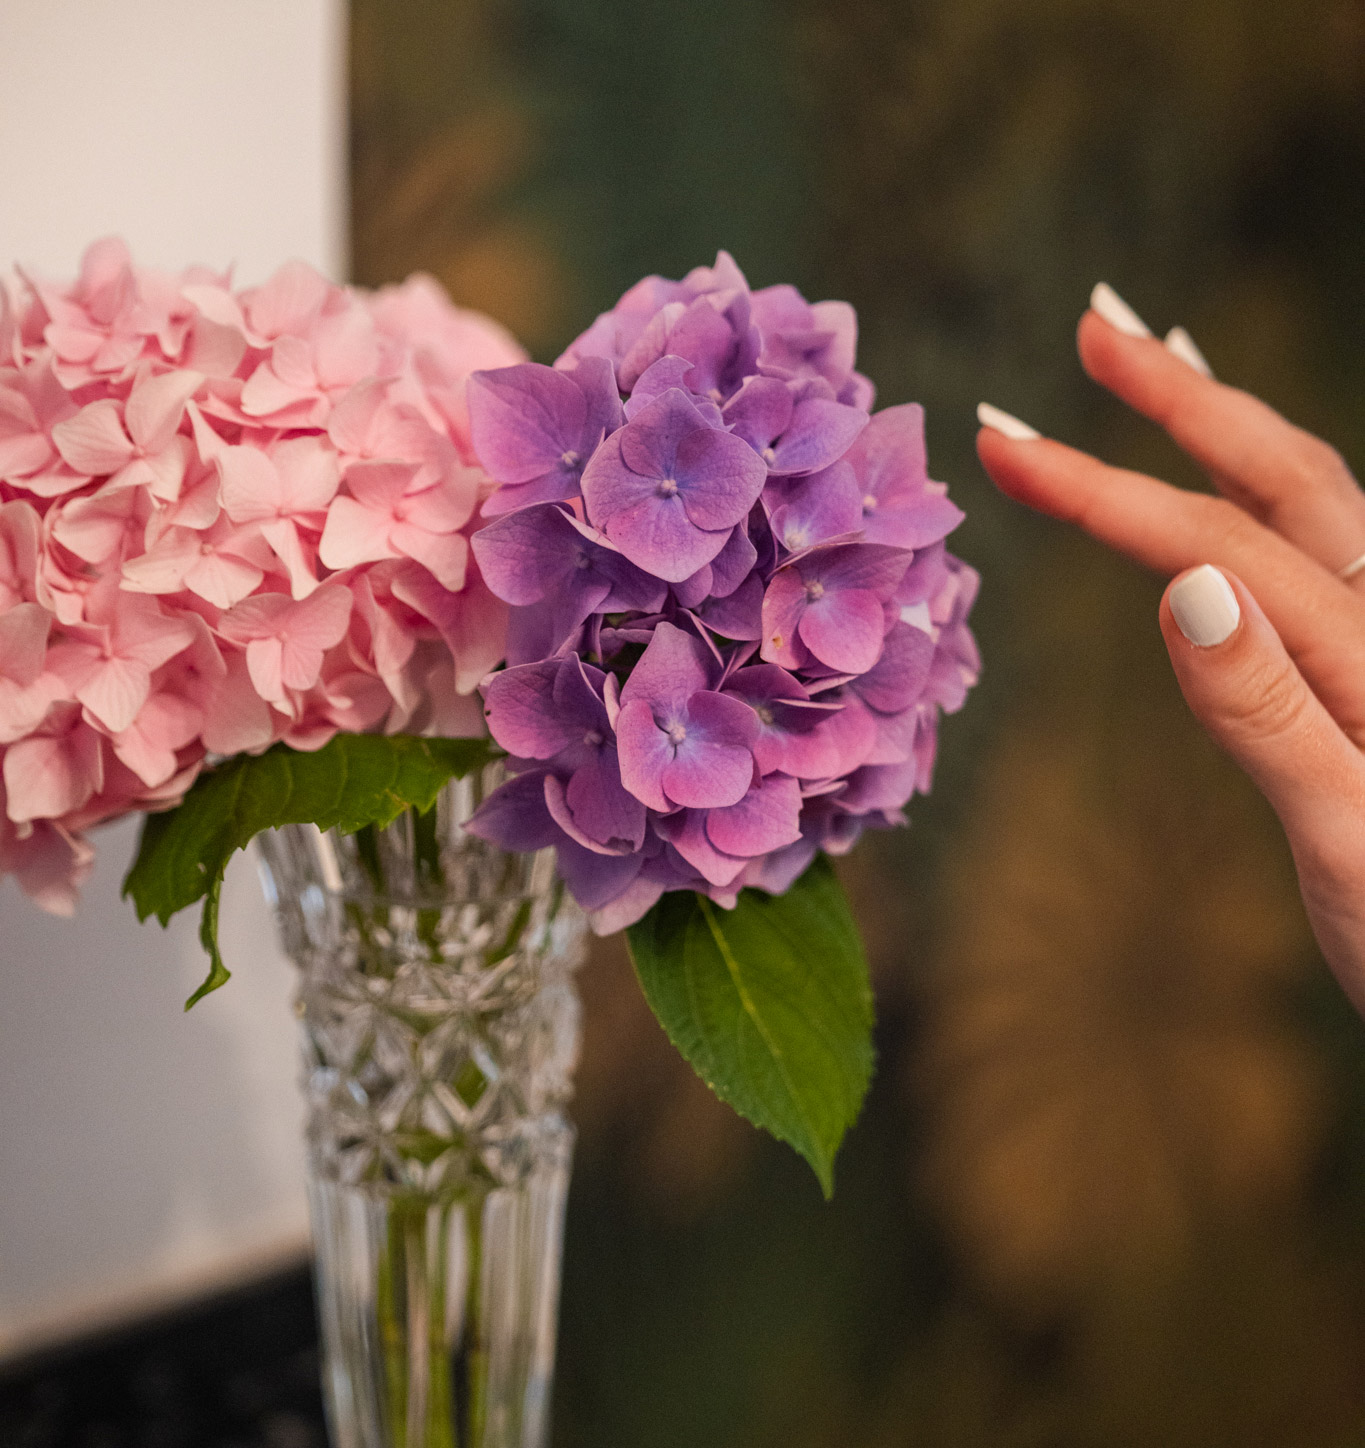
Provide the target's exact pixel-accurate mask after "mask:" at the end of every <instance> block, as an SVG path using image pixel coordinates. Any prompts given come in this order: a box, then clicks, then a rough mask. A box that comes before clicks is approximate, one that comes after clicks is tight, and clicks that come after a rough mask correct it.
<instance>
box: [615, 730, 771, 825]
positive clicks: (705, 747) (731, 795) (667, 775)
mask: <svg viewBox="0 0 1365 1448" xmlns="http://www.w3.org/2000/svg"><path fill="white" fill-rule="evenodd" d="M622 713H623V714H624V711H622ZM661 737H666V736H662V735H661ZM670 752H672V751H671V746H670ZM753 777H754V756H753V754H752V752H751V751H750V750H749V749H747V748H739V747H737V746H735V745H732V744H712V743H710V742H709V741H708V740H706V739H704V738H695V739H694V738H693V737H691V736H690V735H689V737H688V738H687V739H685V740H683V742H682V743H681V744H679V745H678V746H677V752H676V753H675V754H673V755H672V758H671V759H670V760H669V761H668V763H666V764H665V765H664V768H663V773H662V775H661V776H660V779H661V783H662V784H663V788H664V793H665V794H666V795H667V796H668V798H669V800H671V801H672V803H673V804H681V805H686V806H687V807H688V808H689V809H712V808H714V807H716V806H718V805H726V804H734V803H735V802H736V801H737V800H740V799H742V798H743V797H744V791H745V790H746V789H748V787H749V785H750V784H751V783H752V782H753Z"/></svg>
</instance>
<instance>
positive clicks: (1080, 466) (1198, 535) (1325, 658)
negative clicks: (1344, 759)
mask: <svg viewBox="0 0 1365 1448" xmlns="http://www.w3.org/2000/svg"><path fill="white" fill-rule="evenodd" d="M977 452H978V454H979V455H980V458H981V462H982V465H983V466H984V467H985V469H986V471H987V472H988V473H989V474H990V476H991V479H992V481H993V482H994V483H995V484H996V486H997V487H998V488H1000V490H1001V491H1002V492H1003V493H1006V494H1007V495H1008V496H1009V497H1012V498H1016V499H1018V501H1020V502H1022V503H1027V504H1028V505H1029V506H1030V507H1032V508H1037V509H1038V510H1039V511H1040V512H1044V513H1048V514H1051V516H1052V517H1054V518H1060V519H1062V520H1063V521H1064V522H1068V523H1075V524H1076V525H1077V526H1078V527H1080V528H1083V529H1084V530H1085V531H1086V532H1087V533H1089V534H1090V535H1091V536H1092V537H1094V538H1097V539H1099V541H1100V542H1102V543H1106V544H1108V545H1109V546H1110V547H1111V548H1116V549H1118V551H1119V552H1121V553H1126V554H1127V555H1128V556H1129V557H1130V558H1132V559H1133V560H1135V561H1136V562H1138V563H1141V564H1144V565H1145V566H1146V567H1148V568H1152V569H1155V570H1156V571H1157V572H1160V573H1165V574H1173V573H1180V572H1182V571H1183V570H1184V569H1186V568H1193V567H1195V566H1197V565H1198V564H1200V563H1213V564H1217V565H1219V566H1222V567H1226V568H1230V569H1231V570H1232V571H1233V572H1234V573H1236V574H1237V575H1238V576H1239V577H1240V578H1243V579H1245V580H1246V583H1247V586H1248V587H1249V588H1250V589H1251V590H1252V592H1253V593H1255V595H1256V597H1257V599H1258V600H1259V601H1260V604H1261V607H1262V608H1263V609H1264V610H1265V612H1266V615H1267V616H1268V617H1269V618H1270V620H1271V622H1272V623H1273V624H1274V626H1275V628H1276V630H1277V632H1278V633H1279V635H1280V637H1281V638H1282V639H1283V640H1284V645H1285V647H1286V648H1287V649H1288V650H1289V653H1290V654H1291V655H1292V656H1293V658H1294V660H1295V662H1296V663H1297V664H1298V666H1299V668H1300V669H1301V670H1302V672H1303V675H1304V677H1305V678H1306V679H1307V680H1308V683H1309V685H1310V687H1311V688H1312V689H1313V692H1314V693H1315V694H1316V695H1317V696H1318V698H1319V699H1321V700H1322V702H1323V704H1324V705H1326V707H1327V709H1328V710H1329V711H1330V713H1331V714H1332V715H1333V717H1334V718H1335V719H1336V721H1337V723H1338V724H1340V725H1341V727H1342V728H1343V729H1344V730H1345V731H1346V732H1347V733H1348V734H1349V735H1350V736H1351V738H1352V739H1354V740H1355V742H1356V743H1357V744H1359V745H1361V746H1362V747H1365V600H1362V599H1361V598H1360V596H1359V595H1358V594H1356V593H1354V592H1352V590H1351V589H1350V588H1348V587H1347V586H1346V584H1344V583H1342V582H1341V581H1340V580H1338V579H1336V578H1333V577H1332V576H1331V574H1330V573H1328V572H1327V571H1326V570H1325V569H1324V568H1322V567H1321V566H1320V565H1319V564H1317V563H1314V562H1313V560H1312V559H1311V558H1309V557H1308V556H1307V555H1306V554H1304V553H1302V552H1300V551H1299V549H1297V548H1296V547H1294V545H1293V544H1292V543H1289V542H1287V541H1286V540H1285V539H1284V538H1282V537H1280V536H1279V535H1278V534H1277V533H1274V532H1272V531H1271V530H1270V529H1269V528H1267V527H1265V526H1264V525H1263V524H1261V523H1258V522H1256V520H1255V519H1253V518H1251V517H1250V516H1248V515H1247V514H1246V513H1244V512H1243V511H1242V510H1241V509H1240V508H1238V507H1237V506H1236V505H1235V504H1232V503H1229V502H1227V501H1226V500H1225V499H1222V498H1214V497H1210V496H1209V495H1208V494H1206V493H1188V492H1185V491H1184V490H1183V489H1182V488H1173V487H1171V486H1170V484H1169V483H1162V482H1158V481H1157V480H1156V479H1155V478H1149V477H1147V476H1146V475H1145V474H1143V473H1134V472H1128V471H1126V470H1125V469H1122V468H1115V467H1110V466H1109V465H1108V464H1106V463H1102V462H1099V461H1098V460H1097V459H1095V458H1092V457H1091V456H1090V455H1089V454H1088V453H1083V452H1078V451H1077V450H1076V449H1075V448H1070V447H1067V446H1065V445H1064V444H1063V443H1059V442H1054V441H1052V440H1051V439H1049V438H1042V439H1038V440H1036V441H1029V442H1018V441H1011V440H1009V439H1008V438H1006V437H1004V436H1002V435H1001V434H1000V433H999V432H996V431H993V430H992V429H990V428H985V429H983V430H982V432H981V433H980V434H979V435H978V437H977Z"/></svg>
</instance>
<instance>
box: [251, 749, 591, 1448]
mask: <svg viewBox="0 0 1365 1448" xmlns="http://www.w3.org/2000/svg"><path fill="white" fill-rule="evenodd" d="M500 778H501V773H500V769H499V766H497V765H491V766H489V767H488V768H486V769H485V770H483V771H482V772H481V773H480V774H477V775H474V776H471V777H470V778H467V779H464V780H456V781H454V782H452V783H451V784H449V785H447V786H446V788H445V790H444V791H443V792H442V794H441V797H440V799H439V800H438V802H437V804H436V806H435V808H434V809H433V810H431V811H429V812H427V813H424V814H418V813H417V812H415V811H409V812H407V813H406V814H404V815H400V816H399V818H398V819H397V820H396V821H395V822H394V823H393V824H392V825H389V826H388V827H386V828H384V829H375V828H369V829H364V830H361V831H359V832H358V833H356V834H354V835H339V834H337V833H335V832H334V831H329V832H327V833H321V832H319V831H318V830H317V829H315V828H313V827H312V826H306V825H296V826H289V827H287V828H285V829H282V830H279V831H277V832H275V833H274V834H267V835H263V836H262V837H261V841H260V844H261V856H262V861H263V869H262V876H263V879H264V882H265V888H266V892H267V894H268V896H269V897H270V901H271V904H272V905H273V907H274V909H275V913H276V918H277V920H278V922H279V926H280V931H281V934H282V936H283V940H284V945H285V949H286V950H287V951H288V953H289V955H290V956H291V957H292V958H293V960H294V961H295V963H296V964H297V965H298V968H299V989H298V997H297V1010H298V1015H299V1019H300V1022H301V1025H302V1031H303V1048H304V1077H303V1079H304V1090H305V1092H306V1096H307V1108H308V1126H307V1135H308V1158H309V1194H310V1200H311V1209H312V1219H313V1237H314V1245H315V1253H316V1274H317V1296H318V1307H319V1314H320V1317H321V1325H322V1347H323V1380H324V1384H323V1385H324V1394H325V1397H326V1402H327V1411H328V1421H329V1424H330V1427H331V1432H332V1439H333V1443H334V1445H335V1448H542V1445H543V1444H544V1442H545V1439H546V1434H547V1430H548V1423H549V1402H550V1384H551V1376H552V1372H553V1364H554V1343H555V1324H556V1312H557V1306H558V1295H559V1277H560V1249H561V1242H562V1236H563V1221H564V1201H565V1195H566V1191H567V1187H568V1179H569V1167H570V1159H571V1156H572V1152H573V1136H574V1134H573V1127H572V1126H571V1125H570V1123H569V1121H568V1119H567V1117H566V1115H565V1105H566V1102H567V1100H568V1097H569V1094H570V1090H571V1084H572V1073H573V1068H574V1065H575V1062H576V1059H577V1054H578V1038H579V1026H578V1016H579V1009H578V998H577V995H576V993H575V990H574V982H573V971H574V968H575V966H576V965H577V964H578V961H579V958H580V955H581V953H582V948H583V937H584V921H583V917H582V915H581V914H580V913H579V911H578V910H577V908H576V907H575V906H574V905H573V903H572V901H571V900H570V899H569V898H568V897H567V896H566V895H565V894H564V892H563V890H562V888H561V887H560V885H559V883H558V881H557V880H556V878H555V874H554V862H553V858H552V856H551V855H550V854H548V853H546V852H541V853H540V854H528V855H515V854H508V853H507V852H505V851H503V850H499V849H497V848H495V847H494V846H492V845H489V844H486V843H485V842H484V841H482V840H479V839H477V838H475V837H474V836H473V835H470V834H468V833H466V831H465V829H464V825H465V823H466V822H467V821H468V819H469V817H470V815H471V814H472V813H473V811H474V809H475V808H476V807H477V806H478V804H479V802H480V800H481V799H482V798H483V797H484V796H485V795H486V793H487V792H488V791H489V790H490V789H492V788H493V787H494V786H495V785H496V784H497V783H498V782H499V779H500Z"/></svg>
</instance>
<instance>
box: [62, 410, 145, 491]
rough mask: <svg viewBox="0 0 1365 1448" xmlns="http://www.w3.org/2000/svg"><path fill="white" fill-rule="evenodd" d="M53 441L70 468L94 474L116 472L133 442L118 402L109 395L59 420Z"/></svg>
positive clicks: (90, 474) (127, 456) (131, 447)
mask: <svg viewBox="0 0 1365 1448" xmlns="http://www.w3.org/2000/svg"><path fill="white" fill-rule="evenodd" d="M52 441H53V442H54V443H56V445H57V451H58V452H59V453H61V455H62V457H63V459H64V460H65V461H66V462H67V463H68V464H69V465H70V466H71V467H73V468H74V469H75V470H76V471H77V472H79V473H85V474H87V475H89V476H91V477H101V476H104V475H106V474H109V473H116V472H117V471H118V470H119V469H120V468H121V467H122V466H123V465H124V463H126V462H127V461H128V459H129V458H131V457H132V455H133V445H132V443H131V442H129V441H128V437H127V434H126V433H125V432H124V431H123V423H122V422H121V421H120V418H119V405H118V403H117V402H115V401H114V400H113V399H112V398H109V397H106V398H102V399H101V400H100V401H99V402H92V403H91V404H90V405H89V406H88V407H83V408H82V409H81V410H80V411H79V412H78V413H77V414H76V415H75V417H72V418H68V419H67V420H66V421H65V422H59V423H58V424H57V426H56V427H54V428H53V429H52Z"/></svg>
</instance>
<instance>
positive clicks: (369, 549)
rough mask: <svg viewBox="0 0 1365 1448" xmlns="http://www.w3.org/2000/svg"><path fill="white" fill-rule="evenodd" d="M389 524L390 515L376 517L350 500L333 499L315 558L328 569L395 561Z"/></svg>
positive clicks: (374, 513)
mask: <svg viewBox="0 0 1365 1448" xmlns="http://www.w3.org/2000/svg"><path fill="white" fill-rule="evenodd" d="M353 471H354V470H353ZM391 523H392V516H391V515H389V514H381V513H378V512H376V511H375V510H374V509H372V508H368V507H366V506H365V505H364V504H363V503H358V502H356V500H355V499H354V498H345V497H341V498H334V499H333V500H332V506H331V507H330V508H329V509H328V510H327V524H326V526H325V527H324V528H323V530H322V541H321V542H320V543H319V544H318V557H319V558H320V559H321V560H322V562H323V564H324V565H325V566H326V567H328V568H352V567H354V566H355V565H356V564H357V563H374V562H377V561H378V560H379V559H381V558H397V557H399V556H400V554H399V552H398V550H397V549H396V548H394V547H393V546H392V545H391V544H390V543H389V526H390V524H391Z"/></svg>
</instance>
